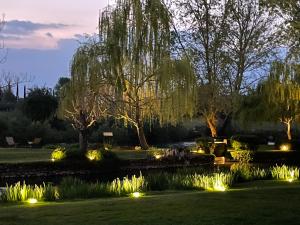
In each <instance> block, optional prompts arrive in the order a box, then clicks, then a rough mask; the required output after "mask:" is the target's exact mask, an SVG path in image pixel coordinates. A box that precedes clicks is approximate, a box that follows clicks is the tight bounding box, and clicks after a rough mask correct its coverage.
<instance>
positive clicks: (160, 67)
mask: <svg viewBox="0 0 300 225" xmlns="http://www.w3.org/2000/svg"><path fill="white" fill-rule="evenodd" d="M170 23H171V18H170V15H169V11H168V9H167V7H166V6H165V4H164V3H163V2H162V1H160V0H151V1H150V0H138V1H133V0H118V1H117V2H116V5H115V7H108V8H107V9H106V10H105V11H104V12H103V13H102V15H101V18H100V26H99V29H100V31H99V33H100V38H101V42H100V44H99V46H98V49H100V50H102V52H100V53H99V57H100V58H101V62H103V63H104V64H105V65H106V74H107V75H108V76H107V78H106V80H107V82H109V84H110V85H111V86H112V88H113V89H114V93H115V94H110V95H108V96H107V97H109V99H110V102H111V103H112V110H111V114H112V115H113V116H114V117H115V118H117V119H120V120H121V121H123V122H124V124H125V125H127V124H130V125H131V126H133V127H134V128H135V129H136V131H137V134H138V137H139V141H140V145H141V147H142V148H143V149H148V147H149V146H148V143H147V139H146V136H145V133H144V124H145V122H146V121H149V122H150V123H151V121H153V120H154V119H158V120H159V121H160V123H161V124H162V123H163V122H171V123H176V122H178V120H180V119H182V118H184V117H186V116H192V114H193V106H194V101H192V100H191V99H194V97H195V88H194V86H195V79H194V73H193V72H194V71H193V69H192V67H191V64H190V62H189V61H188V60H187V59H186V57H185V56H182V57H181V56H179V55H178V56H177V57H176V58H172V55H171V33H170ZM149 43H151V44H150V45H149Z"/></svg>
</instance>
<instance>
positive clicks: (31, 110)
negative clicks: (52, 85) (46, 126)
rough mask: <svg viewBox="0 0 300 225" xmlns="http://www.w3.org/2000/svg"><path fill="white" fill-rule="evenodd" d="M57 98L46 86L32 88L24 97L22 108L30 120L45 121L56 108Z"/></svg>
mask: <svg viewBox="0 0 300 225" xmlns="http://www.w3.org/2000/svg"><path fill="white" fill-rule="evenodd" d="M57 106H58V102H57V99H56V98H55V97H54V96H52V93H51V90H50V89H48V88H33V89H31V90H30V91H29V93H28V96H27V98H26V99H24V102H23V107H22V110H23V112H24V114H25V115H26V116H27V117H28V118H30V119H31V120H32V121H41V122H43V121H45V120H47V119H49V118H50V117H52V116H53V115H54V114H55V112H56V110H57Z"/></svg>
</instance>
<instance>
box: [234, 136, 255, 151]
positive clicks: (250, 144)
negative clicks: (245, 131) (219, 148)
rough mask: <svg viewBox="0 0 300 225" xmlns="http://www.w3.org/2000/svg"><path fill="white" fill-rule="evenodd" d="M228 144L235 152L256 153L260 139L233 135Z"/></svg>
mask: <svg viewBox="0 0 300 225" xmlns="http://www.w3.org/2000/svg"><path fill="white" fill-rule="evenodd" d="M238 142H239V143H238ZM230 143H231V146H232V147H233V148H234V149H235V150H252V151H256V150H257V149H258V146H259V144H260V139H259V137H257V136H256V135H235V136H232V137H231V138H230Z"/></svg>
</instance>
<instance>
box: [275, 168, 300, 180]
mask: <svg viewBox="0 0 300 225" xmlns="http://www.w3.org/2000/svg"><path fill="white" fill-rule="evenodd" d="M271 174H272V178H274V179H276V180H286V181H289V182H292V181H294V180H297V179H299V168H296V167H290V166H286V165H282V166H274V167H272V168H271Z"/></svg>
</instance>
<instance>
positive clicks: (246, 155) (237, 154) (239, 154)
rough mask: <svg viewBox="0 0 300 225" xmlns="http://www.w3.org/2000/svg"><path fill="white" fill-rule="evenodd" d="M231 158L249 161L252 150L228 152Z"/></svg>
mask: <svg viewBox="0 0 300 225" xmlns="http://www.w3.org/2000/svg"><path fill="white" fill-rule="evenodd" d="M230 154H231V156H232V158H233V159H234V160H236V161H238V162H240V163H249V162H250V161H251V160H253V152H251V151H248V150H240V151H232V152H230Z"/></svg>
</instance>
